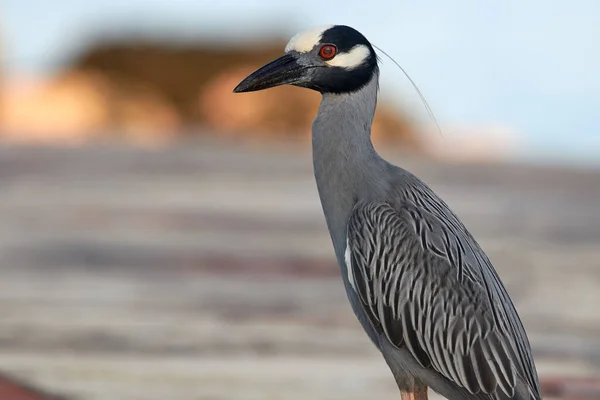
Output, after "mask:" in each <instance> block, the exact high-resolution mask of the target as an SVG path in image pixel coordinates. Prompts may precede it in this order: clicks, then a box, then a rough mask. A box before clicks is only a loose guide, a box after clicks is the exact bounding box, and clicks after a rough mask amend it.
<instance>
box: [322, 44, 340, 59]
mask: <svg viewBox="0 0 600 400" xmlns="http://www.w3.org/2000/svg"><path fill="white" fill-rule="evenodd" d="M335 53H337V48H336V47H335V45H333V44H324V45H323V46H321V50H319V56H321V58H322V59H324V60H331V59H332V58H333V57H335Z"/></svg>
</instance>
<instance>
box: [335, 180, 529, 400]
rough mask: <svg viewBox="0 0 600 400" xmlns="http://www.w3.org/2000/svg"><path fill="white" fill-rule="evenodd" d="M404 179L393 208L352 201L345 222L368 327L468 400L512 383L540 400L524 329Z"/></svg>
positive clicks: (419, 190) (497, 394)
mask: <svg viewBox="0 0 600 400" xmlns="http://www.w3.org/2000/svg"><path fill="white" fill-rule="evenodd" d="M409 181H410V182H411V183H410V184H409V185H407V184H405V185H403V186H402V188H403V189H402V191H401V192H399V193H397V194H396V195H395V196H393V197H392V198H396V199H397V201H396V202H389V201H388V202H380V201H370V202H359V203H358V204H357V205H356V206H355V207H354V210H353V212H352V213H351V216H350V219H349V222H348V229H347V245H348V246H349V254H350V258H351V263H350V264H351V265H350V266H349V267H350V268H352V270H353V271H352V277H353V279H354V282H352V284H353V285H354V287H355V288H356V291H357V294H358V296H359V298H360V301H361V303H362V304H363V306H364V308H365V309H366V311H367V315H368V316H369V318H370V320H371V323H372V324H373V326H374V327H375V328H376V329H378V330H379V331H380V332H381V333H382V334H383V335H385V337H386V338H387V340H389V342H390V343H391V344H392V345H394V346H395V347H397V348H402V347H406V348H407V349H408V350H409V351H410V353H411V354H412V356H413V357H414V358H415V359H416V360H417V361H418V363H419V364H420V365H421V366H422V367H424V368H432V369H434V370H435V371H437V372H438V373H439V374H441V375H442V376H443V377H444V378H446V379H448V380H449V381H451V382H454V383H455V384H456V385H458V386H459V387H462V388H464V389H465V390H467V391H468V392H469V393H470V394H481V395H482V396H483V397H481V398H486V399H488V398H489V399H510V398H513V396H514V393H515V388H516V385H517V383H518V380H520V381H522V382H525V383H526V385H527V386H528V391H529V393H530V395H531V398H532V399H540V398H541V395H540V392H539V382H538V378H537V374H536V373H535V366H534V364H533V360H532V357H531V354H530V352H529V350H528V349H529V343H528V341H527V337H526V335H525V331H524V329H523V326H522V324H521V321H520V320H519V317H518V315H517V313H516V311H515V309H514V306H513V304H512V302H511V300H510V298H509V297H508V294H507V292H506V290H505V288H504V286H503V285H502V283H501V282H500V279H499V278H498V276H497V274H496V272H495V270H494V268H493V266H492V264H491V262H490V261H489V259H488V258H487V256H486V255H485V253H484V252H483V250H481V248H480V247H479V245H478V244H477V242H476V241H475V239H474V238H473V237H472V236H471V235H470V233H469V232H468V231H467V229H466V228H465V227H464V225H463V224H462V223H461V222H460V221H459V219H458V218H457V217H456V216H455V215H454V214H453V213H452V212H451V211H450V209H449V208H448V206H447V205H446V204H445V203H444V202H443V201H442V200H441V199H439V198H438V197H437V196H436V195H435V194H434V193H433V192H432V191H431V190H430V189H429V188H428V187H427V186H426V185H425V184H423V183H422V182H420V181H419V180H418V179H417V178H416V177H415V178H414V179H409ZM347 251H348V250H347Z"/></svg>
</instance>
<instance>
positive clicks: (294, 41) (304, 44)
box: [285, 25, 333, 53]
mask: <svg viewBox="0 0 600 400" xmlns="http://www.w3.org/2000/svg"><path fill="white" fill-rule="evenodd" d="M332 27H333V25H327V26H321V27H318V28H314V29H310V30H308V31H305V32H300V33H299V34H297V35H296V36H294V37H293V38H291V39H290V41H289V42H288V44H287V45H286V46H285V52H286V53H289V52H290V51H292V50H294V51H297V52H299V53H307V52H309V51H311V50H312V49H313V47H315V46H316V45H317V43H319V42H320V41H321V38H322V37H323V32H325V31H326V30H328V29H330V28H332Z"/></svg>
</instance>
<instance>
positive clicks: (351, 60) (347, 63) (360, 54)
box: [327, 44, 371, 69]
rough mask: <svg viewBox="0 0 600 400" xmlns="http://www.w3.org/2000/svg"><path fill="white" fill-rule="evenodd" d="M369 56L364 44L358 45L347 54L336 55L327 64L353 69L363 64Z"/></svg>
mask: <svg viewBox="0 0 600 400" xmlns="http://www.w3.org/2000/svg"><path fill="white" fill-rule="evenodd" d="M370 55H371V51H370V50H369V48H368V47H367V46H365V45H364V44H359V45H357V46H354V47H353V48H352V49H351V50H350V51H349V52H347V53H338V54H337V55H336V56H335V57H334V58H333V59H332V60H330V61H327V64H329V65H331V66H332V67H341V68H345V69H353V68H356V67H358V66H359V65H361V64H362V63H364V62H365V60H366V59H367V58H369V56H370Z"/></svg>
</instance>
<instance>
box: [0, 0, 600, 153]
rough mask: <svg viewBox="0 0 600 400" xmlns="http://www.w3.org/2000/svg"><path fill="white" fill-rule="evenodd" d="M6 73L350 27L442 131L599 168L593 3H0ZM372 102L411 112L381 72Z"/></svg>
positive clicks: (599, 10)
mask: <svg viewBox="0 0 600 400" xmlns="http://www.w3.org/2000/svg"><path fill="white" fill-rule="evenodd" d="M0 4H2V10H3V13H2V14H1V15H0V32H1V33H2V39H3V42H4V43H3V44H4V47H5V64H6V65H7V67H8V69H9V71H19V70H29V71H35V72H40V73H48V72H51V71H52V68H53V67H56V66H60V64H61V62H63V61H64V60H65V59H68V57H69V56H70V55H71V54H73V52H75V51H77V49H78V48H80V46H82V45H84V44H85V42H86V40H89V39H92V38H95V37H97V36H99V35H102V36H109V35H116V34H118V33H119V32H122V31H123V30H128V31H130V32H141V33H146V34H148V33H151V34H155V35H157V36H167V37H173V38H178V39H180V40H195V39H198V38H207V37H210V38H217V39H223V40H236V41H237V40H245V39H246V38H253V37H257V36H261V35H262V36H268V35H273V34H279V33H281V35H282V36H283V37H287V36H290V35H292V34H293V33H295V32H296V31H298V30H302V29H305V28H308V27H312V26H315V25H322V24H329V23H339V24H346V25H351V26H354V27H355V28H357V29H359V30H360V31H361V32H363V33H364V34H365V35H366V36H367V37H368V38H369V40H371V41H372V42H374V43H375V44H377V45H378V46H380V47H382V48H383V49H384V50H386V51H387V52H388V53H390V54H391V55H392V56H394V57H395V58H396V60H398V61H399V62H400V63H401V64H402V65H403V66H404V68H405V69H406V70H407V71H408V72H409V73H410V74H411V76H412V78H413V79H414V80H415V81H416V82H417V83H418V85H419V87H420V88H421V91H422V92H423V93H424V94H425V96H426V97H427V99H428V101H429V103H430V105H431V106H432V108H433V109H434V112H435V113H436V116H437V117H438V119H439V120H440V122H441V124H442V125H453V124H460V125H504V126H508V127H510V128H512V129H513V130H515V131H517V132H519V133H521V134H523V135H524V138H525V141H526V148H525V150H524V152H525V154H526V155H527V157H528V158H529V157H533V158H536V157H542V158H546V157H552V158H562V159H566V160H568V161H576V162H577V161H579V160H583V159H585V160H588V161H595V162H596V163H599V164H600V120H599V118H600V115H599V114H600V112H599V111H600V51H599V50H598V48H599V47H600V45H599V42H600V2H598V1H594V0H553V1H548V0H502V1H496V2H488V1H481V0H452V1H448V0H404V1H402V0H400V1H399V0H394V1H392V0H379V1H377V0H370V1H364V2H359V1H344V0H329V1H322V0H321V1H317V0H305V1H300V0H297V1H289V0H285V1H272V0H271V1H269V0H252V1H249V0H246V1H243V0H229V1H222V0H53V1H47V0H0ZM382 75H383V78H382V94H383V95H384V96H386V97H388V98H395V99H398V101H400V99H402V101H403V102H404V103H406V104H407V105H408V106H411V107H420V108H416V110H418V112H419V113H421V115H422V116H423V117H422V118H423V121H425V122H426V121H427V119H426V118H427V116H426V113H425V111H424V110H423V109H422V107H421V106H419V105H418V103H417V100H418V98H417V97H416V94H415V93H414V91H412V90H411V89H410V87H409V86H408V84H407V82H406V79H404V78H403V77H402V74H401V72H400V71H398V70H397V69H396V68H395V67H394V66H393V64H392V63H391V62H389V61H387V62H386V61H384V65H383V68H382Z"/></svg>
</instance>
